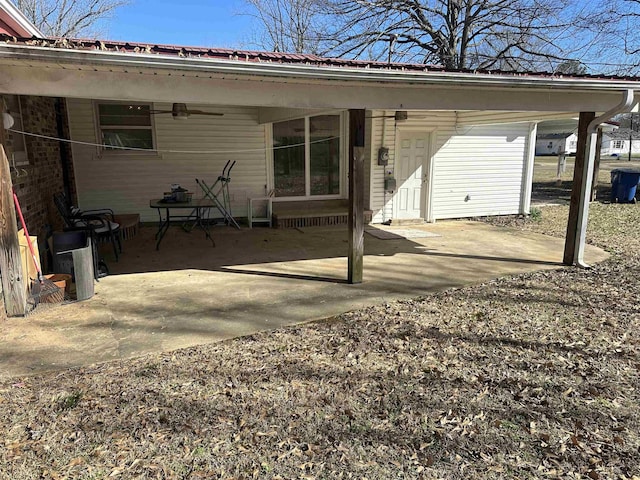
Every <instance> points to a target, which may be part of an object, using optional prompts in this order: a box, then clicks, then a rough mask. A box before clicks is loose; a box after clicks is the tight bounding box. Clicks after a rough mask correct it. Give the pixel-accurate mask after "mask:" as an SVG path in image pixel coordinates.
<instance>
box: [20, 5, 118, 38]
mask: <svg viewBox="0 0 640 480" xmlns="http://www.w3.org/2000/svg"><path fill="white" fill-rule="evenodd" d="M14 3H15V4H16V5H17V7H18V8H19V9H20V10H21V11H22V12H23V13H24V14H25V15H26V16H27V17H28V18H29V20H31V21H32V22H33V24H34V25H36V26H37V27H38V28H39V29H40V31H42V33H44V34H45V35H49V36H53V37H78V36H94V35H95V34H96V33H97V32H96V26H97V23H98V22H100V21H101V20H104V19H105V18H108V17H109V16H110V15H111V14H112V13H113V11H114V10H115V9H117V8H118V7H121V6H123V5H125V4H127V3H128V0H14Z"/></svg>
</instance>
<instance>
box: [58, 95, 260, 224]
mask: <svg viewBox="0 0 640 480" xmlns="http://www.w3.org/2000/svg"><path fill="white" fill-rule="evenodd" d="M189 107H190V108H193V109H202V110H210V111H219V112H221V113H224V116H222V117H214V116H191V117H190V118H189V119H188V120H186V121H176V120H173V118H172V117H171V115H155V116H154V122H155V137H156V147H157V149H158V150H164V151H166V150H180V151H193V150H199V151H215V152H219V153H211V154H190V153H158V154H155V153H149V154H147V153H137V152H101V151H100V150H99V149H98V148H96V147H90V146H80V145H73V162H74V167H75V175H76V186H77V190H78V203H79V206H80V207H81V208H84V209H90V208H99V207H109V208H112V209H113V210H115V211H116V212H119V213H140V215H141V219H142V221H155V220H157V212H156V211H155V210H151V209H150V208H149V200H150V199H152V198H161V197H162V194H163V192H165V191H167V190H169V186H170V184H172V183H179V184H180V185H182V186H183V187H185V188H188V189H189V190H190V191H192V192H194V193H195V196H196V197H197V198H199V197H201V194H202V192H201V190H200V188H199V187H198V186H197V184H196V182H195V179H196V178H199V179H204V180H205V181H206V182H207V183H208V184H209V185H211V184H212V183H213V182H215V180H216V179H217V178H218V175H220V173H221V171H222V168H223V167H224V165H225V163H226V162H227V160H236V161H237V163H236V165H235V167H234V169H233V171H232V172H231V183H230V192H231V197H232V198H231V203H232V207H233V213H234V215H236V216H245V215H246V211H247V206H246V205H247V198H248V197H251V196H264V195H265V188H266V184H267V173H266V171H267V169H266V154H265V126H264V125H259V124H258V119H257V116H258V112H257V109H255V108H249V107H217V106H216V107H212V106H207V105H193V104H191V105H189ZM154 108H156V109H162V110H170V109H171V104H154ZM68 110H69V126H70V131H71V137H72V138H73V139H74V140H81V141H86V142H92V143H96V142H97V138H96V137H97V133H96V120H95V113H94V107H93V102H92V101H91V100H80V99H68ZM97 143H99V142H97Z"/></svg>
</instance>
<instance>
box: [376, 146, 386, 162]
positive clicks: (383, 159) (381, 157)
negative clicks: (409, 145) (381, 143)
mask: <svg viewBox="0 0 640 480" xmlns="http://www.w3.org/2000/svg"><path fill="white" fill-rule="evenodd" d="M388 163H389V149H388V148H387V147H380V148H379V149H378V165H387V164H388Z"/></svg>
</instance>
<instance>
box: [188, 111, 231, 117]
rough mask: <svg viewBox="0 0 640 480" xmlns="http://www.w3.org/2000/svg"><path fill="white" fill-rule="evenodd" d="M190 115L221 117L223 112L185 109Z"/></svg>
mask: <svg viewBox="0 0 640 480" xmlns="http://www.w3.org/2000/svg"><path fill="white" fill-rule="evenodd" d="M187 111H188V112H189V114H190V115H211V116H213V117H222V116H223V115H224V113H218V112H205V111H203V110H187Z"/></svg>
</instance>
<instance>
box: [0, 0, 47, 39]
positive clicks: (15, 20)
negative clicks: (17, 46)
mask: <svg viewBox="0 0 640 480" xmlns="http://www.w3.org/2000/svg"><path fill="white" fill-rule="evenodd" d="M0 20H2V21H3V22H4V23H6V24H7V25H8V26H9V27H10V28H11V29H12V30H13V32H14V33H13V34H14V35H18V36H20V37H42V36H43V35H42V32H41V31H40V30H38V28H37V27H36V26H35V25H34V24H33V23H31V21H30V20H29V19H28V18H27V17H26V16H25V14H24V13H22V12H21V11H20V10H19V9H18V8H17V7H16V6H15V5H14V4H13V3H12V2H11V1H10V0H0Z"/></svg>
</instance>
